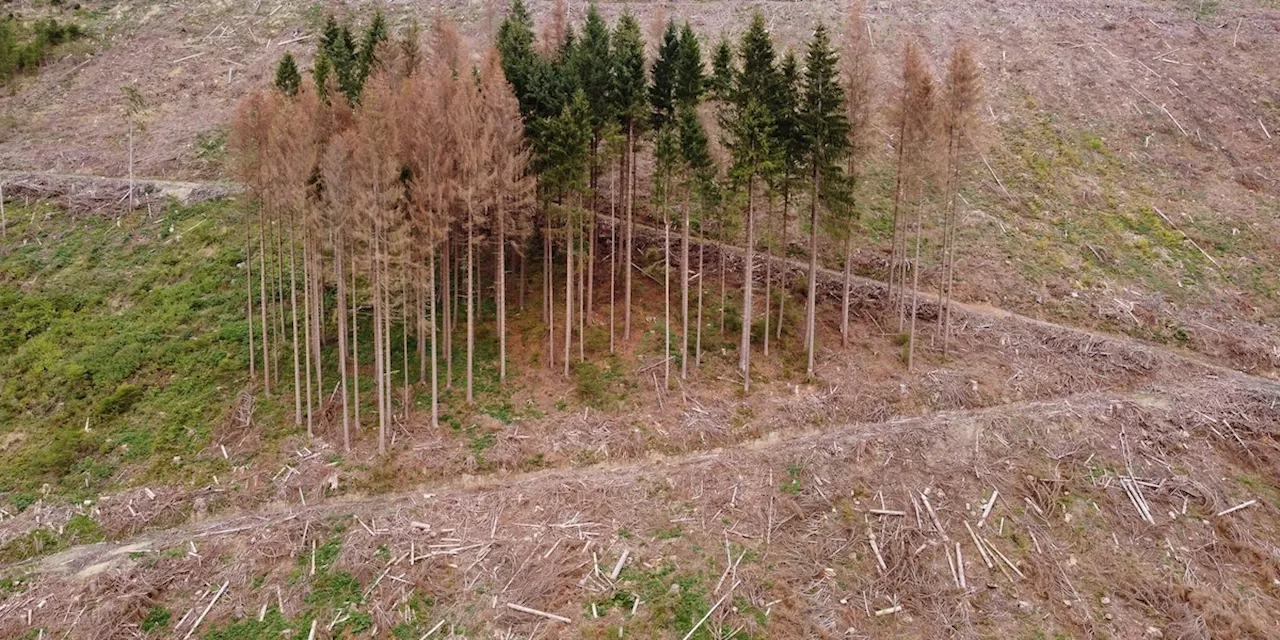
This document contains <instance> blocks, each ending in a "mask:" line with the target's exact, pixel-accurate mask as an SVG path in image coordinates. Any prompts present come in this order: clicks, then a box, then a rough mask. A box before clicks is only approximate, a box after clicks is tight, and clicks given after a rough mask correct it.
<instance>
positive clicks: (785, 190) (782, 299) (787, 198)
mask: <svg viewBox="0 0 1280 640" xmlns="http://www.w3.org/2000/svg"><path fill="white" fill-rule="evenodd" d="M790 210H791V185H789V184H784V185H783V187H782V247H781V252H780V254H779V255H780V257H781V259H782V262H781V266H780V267H779V271H778V327H777V328H776V329H775V331H776V334H777V335H776V336H775V337H776V338H777V339H779V340H781V339H782V321H783V318H785V317H786V316H784V315H783V312H784V310H785V308H786V304H787V248H788V247H787V242H788V239H787V234H788V233H789V232H790V231H791V229H790V228H789V227H788V226H787V214H788V213H790Z"/></svg>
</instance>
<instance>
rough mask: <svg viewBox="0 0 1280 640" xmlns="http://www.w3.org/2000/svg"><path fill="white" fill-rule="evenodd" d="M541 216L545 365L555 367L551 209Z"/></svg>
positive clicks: (546, 209) (547, 209)
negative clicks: (545, 340) (542, 227)
mask: <svg viewBox="0 0 1280 640" xmlns="http://www.w3.org/2000/svg"><path fill="white" fill-rule="evenodd" d="M544 209H545V211H544V212H543V216H544V217H545V218H546V223H547V226H546V230H545V231H544V232H543V234H542V291H543V294H544V295H543V301H542V302H543V304H542V308H543V315H544V316H545V317H546V321H547V352H548V357H547V367H548V368H550V369H555V366H556V310H555V291H554V287H553V286H552V282H551V280H552V274H553V272H554V268H553V267H552V265H551V247H552V244H551V210H550V209H549V208H546V207H544Z"/></svg>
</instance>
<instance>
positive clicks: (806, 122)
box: [799, 22, 849, 377]
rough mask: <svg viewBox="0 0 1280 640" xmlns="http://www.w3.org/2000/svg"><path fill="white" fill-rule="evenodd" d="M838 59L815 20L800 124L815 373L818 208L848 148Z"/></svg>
mask: <svg viewBox="0 0 1280 640" xmlns="http://www.w3.org/2000/svg"><path fill="white" fill-rule="evenodd" d="M837 64H838V58H837V56H836V53H835V51H834V50H833V49H832V48H831V40H830V38H829V37H828V36H827V29H826V26H825V25H823V24H822V23H821V22H819V23H818V27H817V29H815V30H814V32H813V39H812V40H810V41H809V51H808V53H807V54H806V55H805V70H804V95H803V96H802V98H801V101H800V118H799V124H800V129H801V135H802V136H803V138H804V143H805V163H806V164H807V166H808V168H809V178H810V180H811V181H812V184H811V186H812V190H811V191H810V205H809V298H808V307H807V318H806V320H805V323H806V327H805V348H806V350H807V351H808V366H807V372H808V375H809V377H813V360H814V351H815V343H816V339H815V338H816V334H817V327H816V317H817V306H818V297H817V292H818V223H819V221H818V209H819V202H820V199H821V195H822V184H823V181H824V179H825V180H826V181H827V182H829V183H835V185H833V186H838V185H839V184H840V183H841V182H842V181H843V177H844V176H843V171H842V169H841V167H840V164H839V160H840V159H841V158H842V157H843V155H844V153H845V152H846V151H847V150H848V145H849V141H848V139H847V138H846V135H847V134H848V132H849V122H848V120H846V119H845V113H844V92H843V91H842V90H841V88H840V81H839V77H838V70H837Z"/></svg>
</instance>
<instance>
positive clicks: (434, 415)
mask: <svg viewBox="0 0 1280 640" xmlns="http://www.w3.org/2000/svg"><path fill="white" fill-rule="evenodd" d="M427 265H428V271H430V272H431V276H430V278H431V281H430V282H429V283H428V284H427V288H428V289H429V290H430V294H429V296H428V297H429V303H430V304H431V428H432V429H435V428H438V427H439V426H440V373H439V371H438V369H437V366H436V359H437V353H436V352H437V351H438V349H437V342H438V340H439V338H438V336H437V334H436V247H435V239H434V238H433V239H432V240H431V244H430V245H429V246H428V247H427Z"/></svg>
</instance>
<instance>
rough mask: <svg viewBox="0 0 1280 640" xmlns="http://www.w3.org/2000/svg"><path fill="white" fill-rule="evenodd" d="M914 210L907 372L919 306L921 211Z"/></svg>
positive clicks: (912, 364) (912, 356) (913, 351)
mask: <svg viewBox="0 0 1280 640" xmlns="http://www.w3.org/2000/svg"><path fill="white" fill-rule="evenodd" d="M915 209H916V256H915V260H914V264H912V265H911V331H910V333H909V334H908V338H907V340H908V344H907V371H910V370H912V369H913V368H914V367H915V361H916V311H917V310H918V309H919V304H920V301H919V299H920V218H922V217H923V216H922V215H921V213H922V211H921V210H920V205H917V206H916V207H915Z"/></svg>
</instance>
